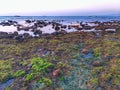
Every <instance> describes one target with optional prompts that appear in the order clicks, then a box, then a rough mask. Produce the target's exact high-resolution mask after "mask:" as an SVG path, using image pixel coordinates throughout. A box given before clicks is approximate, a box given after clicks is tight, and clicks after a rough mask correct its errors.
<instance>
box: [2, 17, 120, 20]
mask: <svg viewBox="0 0 120 90" xmlns="http://www.w3.org/2000/svg"><path fill="white" fill-rule="evenodd" d="M26 19H32V20H34V19H35V20H64V21H110V20H120V16H20V17H15V16H0V21H3V20H17V21H19V20H26Z"/></svg>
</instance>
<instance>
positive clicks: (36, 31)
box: [34, 30, 42, 35]
mask: <svg viewBox="0 0 120 90" xmlns="http://www.w3.org/2000/svg"><path fill="white" fill-rule="evenodd" d="M34 34H35V35H41V34H42V31H41V30H35V31H34Z"/></svg>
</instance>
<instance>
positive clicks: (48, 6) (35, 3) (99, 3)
mask: <svg viewBox="0 0 120 90" xmlns="http://www.w3.org/2000/svg"><path fill="white" fill-rule="evenodd" d="M3 15H23V16H24V15H27V16H29V15H30V16H32V15H33V16H44V15H45V16H64V15H66V16H72V15H73V16H84V15H85V16H86V15H120V0H0V16H3Z"/></svg>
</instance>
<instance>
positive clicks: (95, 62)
mask: <svg viewBox="0 0 120 90" xmlns="http://www.w3.org/2000/svg"><path fill="white" fill-rule="evenodd" d="M92 65H93V66H101V62H100V61H93V63H92Z"/></svg>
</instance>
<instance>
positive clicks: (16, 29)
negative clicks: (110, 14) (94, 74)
mask: <svg viewBox="0 0 120 90" xmlns="http://www.w3.org/2000/svg"><path fill="white" fill-rule="evenodd" d="M58 21H59V20H58ZM119 29H120V21H119V20H116V21H115V20H114V21H107V22H99V21H95V22H93V21H92V22H78V21H76V22H69V23H66V22H64V21H59V22H57V21H54V20H53V21H47V20H25V21H19V22H17V21H12V20H7V21H3V22H1V23H0V35H1V37H0V38H13V39H15V38H17V37H18V38H21V39H28V38H34V37H37V38H39V37H42V36H47V35H48V36H49V35H59V34H66V33H71V32H84V33H85V32H86V33H87V32H91V33H94V35H95V36H96V37H99V35H100V34H101V33H106V32H108V33H117V31H118V32H119Z"/></svg>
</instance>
